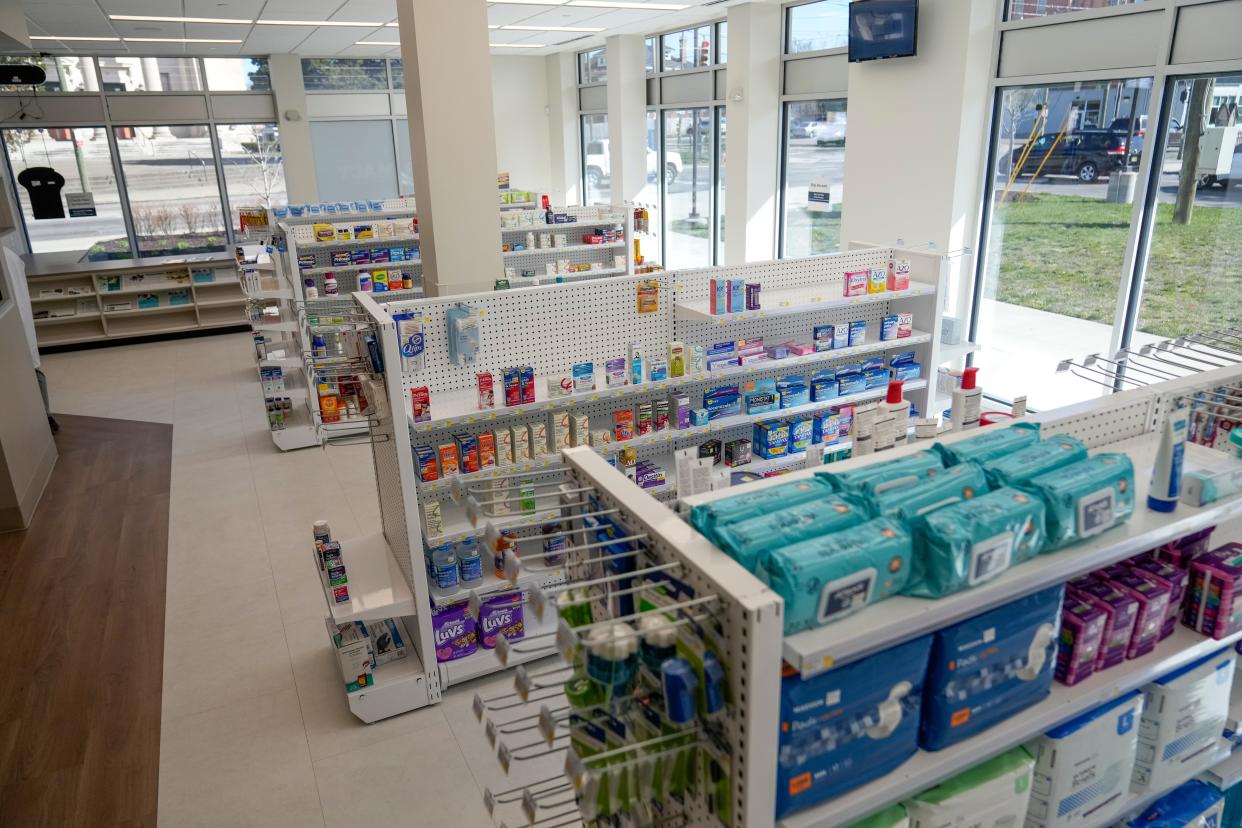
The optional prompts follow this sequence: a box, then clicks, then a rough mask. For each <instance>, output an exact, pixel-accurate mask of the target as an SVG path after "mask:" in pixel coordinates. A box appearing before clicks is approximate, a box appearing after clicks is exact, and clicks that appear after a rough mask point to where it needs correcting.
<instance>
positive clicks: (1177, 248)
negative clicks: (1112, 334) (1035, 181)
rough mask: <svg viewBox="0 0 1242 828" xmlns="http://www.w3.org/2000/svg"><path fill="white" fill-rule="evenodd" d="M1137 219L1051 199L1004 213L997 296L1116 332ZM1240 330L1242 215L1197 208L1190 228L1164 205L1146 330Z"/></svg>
mask: <svg viewBox="0 0 1242 828" xmlns="http://www.w3.org/2000/svg"><path fill="white" fill-rule="evenodd" d="M1130 212H1131V205H1129V204H1108V203H1105V202H1102V201H1096V200H1093V199H1088V198H1082V197H1079V196H1061V195H1046V194H1039V195H1036V196H1034V197H1033V198H1032V199H1031V200H1029V201H1021V202H1010V203H1007V204H1003V205H1000V206H998V207H997V208H996V210H995V211H994V213H993V230H992V236H991V243H990V245H991V250H992V254H991V256H990V259H991V261H990V262H989V264H988V270H989V283H990V285H991V284H994V285H997V288H996V296H995V298H996V299H997V300H999V301H1001V302H1009V303H1012V304H1015V305H1024V306H1026V307H1029V308H1037V309H1039V310H1046V311H1051V312H1053V313H1061V314H1067V315H1070V316H1074V317H1077V318H1079V319H1090V320H1093V321H1096V322H1103V323H1105V324H1109V325H1111V324H1112V323H1113V316H1114V311H1115V308H1116V303H1117V285H1118V280H1119V279H1120V274H1121V263H1122V262H1121V260H1122V257H1123V256H1124V254H1125V246H1126V238H1127V236H1128V234H1129V230H1130ZM998 259H999V262H1000V274H999V282H997V281H995V279H996V276H995V269H996V262H997V260H998ZM988 293H989V295H991V291H990V290H989V292H988ZM1240 322H1242V209H1239V208H1233V207H1216V206H1212V207H1206V206H1196V207H1195V209H1194V213H1193V215H1192V216H1191V221H1190V224H1187V225H1175V224H1173V205H1172V204H1160V205H1158V206H1157V212H1156V226H1155V229H1154V231H1153V234H1152V241H1151V253H1150V256H1149V260H1148V265H1147V281H1146V284H1145V285H1144V288H1143V307H1142V311H1141V314H1140V320H1139V326H1138V327H1139V330H1142V331H1145V332H1147V333H1152V334H1156V335H1159V336H1166V337H1173V336H1181V335H1184V334H1188V333H1193V332H1195V331H1200V330H1206V329H1211V328H1219V327H1222V326H1224V325H1232V324H1237V323H1240Z"/></svg>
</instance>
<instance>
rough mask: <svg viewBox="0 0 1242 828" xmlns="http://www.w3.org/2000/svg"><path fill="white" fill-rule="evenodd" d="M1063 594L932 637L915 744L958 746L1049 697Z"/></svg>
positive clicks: (1027, 601)
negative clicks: (921, 720) (919, 725)
mask: <svg viewBox="0 0 1242 828" xmlns="http://www.w3.org/2000/svg"><path fill="white" fill-rule="evenodd" d="M1061 592H1062V586H1061V585H1060V584H1058V585H1056V586H1055V587H1049V588H1048V589H1044V590H1041V591H1040V592H1036V593H1033V594H1031V595H1028V596H1026V597H1025V598H1020V599H1019V600H1017V601H1014V602H1013V603H1010V604H1006V605H1005V606H1002V607H997V608H996V609H994V610H991V611H989V612H985V613H983V614H982V615H977V616H975V617H974V618H971V619H968V620H966V621H963V622H961V623H959V624H956V625H954V626H952V627H946V628H945V629H943V630H940V631H938V632H937V633H936V634H935V640H934V641H933V642H932V654H931V661H930V663H929V666H928V668H927V689H926V691H925V692H924V694H923V722H922V727H921V729H920V731H919V745H920V747H922V748H923V749H924V750H941V749H943V748H946V747H949V746H950V745H954V744H957V743H958V742H960V741H962V740H963V739H968V738H970V737H971V736H974V735H975V734H976V733H980V732H982V731H984V730H987V729H988V728H989V727H991V726H992V725H994V724H996V723H997V722H999V721H1001V720H1003V719H1007V718H1009V717H1010V716H1012V715H1014V714H1015V713H1017V712H1019V711H1021V710H1025V709H1026V708H1028V707H1030V706H1031V705H1033V704H1035V703H1037V702H1039V701H1040V700H1041V699H1043V698H1044V697H1045V696H1047V695H1048V689H1049V687H1050V686H1051V684H1052V673H1053V669H1054V665H1055V664H1056V646H1057V625H1058V623H1059V621H1060V615H1061ZM913 816H914V815H913V813H911V819H913Z"/></svg>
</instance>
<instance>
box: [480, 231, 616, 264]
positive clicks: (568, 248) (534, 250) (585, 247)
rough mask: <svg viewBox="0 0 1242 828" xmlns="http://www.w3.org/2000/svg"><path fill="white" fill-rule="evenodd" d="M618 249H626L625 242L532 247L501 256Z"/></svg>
mask: <svg viewBox="0 0 1242 828" xmlns="http://www.w3.org/2000/svg"><path fill="white" fill-rule="evenodd" d="M553 226H555V225H553ZM618 247H625V242H624V241H616V242H603V243H601V244H585V243H584V244H567V245H563V246H561V247H531V248H528V249H525V250H502V251H501V253H500V255H502V256H504V257H505V258H506V259H507V258H509V257H513V258H515V259H519V258H522V257H524V256H530V255H537V254H539V253H581V252H584V251H595V250H613V249H616V248H618Z"/></svg>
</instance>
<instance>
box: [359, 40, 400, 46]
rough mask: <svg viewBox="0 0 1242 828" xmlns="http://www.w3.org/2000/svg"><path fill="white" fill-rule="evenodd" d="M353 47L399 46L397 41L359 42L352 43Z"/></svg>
mask: <svg viewBox="0 0 1242 828" xmlns="http://www.w3.org/2000/svg"><path fill="white" fill-rule="evenodd" d="M354 45H355V46H400V45H401V41H399V40H359V41H356V42H355V43H354Z"/></svg>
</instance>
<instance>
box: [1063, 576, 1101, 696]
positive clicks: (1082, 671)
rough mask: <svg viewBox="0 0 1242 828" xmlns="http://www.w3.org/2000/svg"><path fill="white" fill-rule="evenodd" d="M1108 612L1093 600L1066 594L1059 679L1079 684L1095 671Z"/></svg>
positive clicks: (1069, 683)
mask: <svg viewBox="0 0 1242 828" xmlns="http://www.w3.org/2000/svg"><path fill="white" fill-rule="evenodd" d="M1107 623H1108V615H1107V613H1105V612H1104V610H1102V609H1100V608H1099V607H1097V606H1096V605H1095V604H1093V603H1091V602H1090V601H1082V600H1074V599H1072V598H1070V597H1069V596H1066V599H1065V605H1064V606H1063V607H1062V608H1061V640H1060V644H1059V646H1058V647H1057V667H1056V679H1057V681H1059V682H1061V683H1062V684H1066V685H1071V686H1072V685H1075V684H1077V683H1078V682H1080V681H1082V680H1083V679H1085V678H1087V677H1088V676H1090V675H1091V674H1092V673H1094V672H1095V660H1096V657H1097V656H1098V655H1099V653H1100V645H1101V644H1102V643H1103V641H1104V628H1105V626H1106V625H1107Z"/></svg>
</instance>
